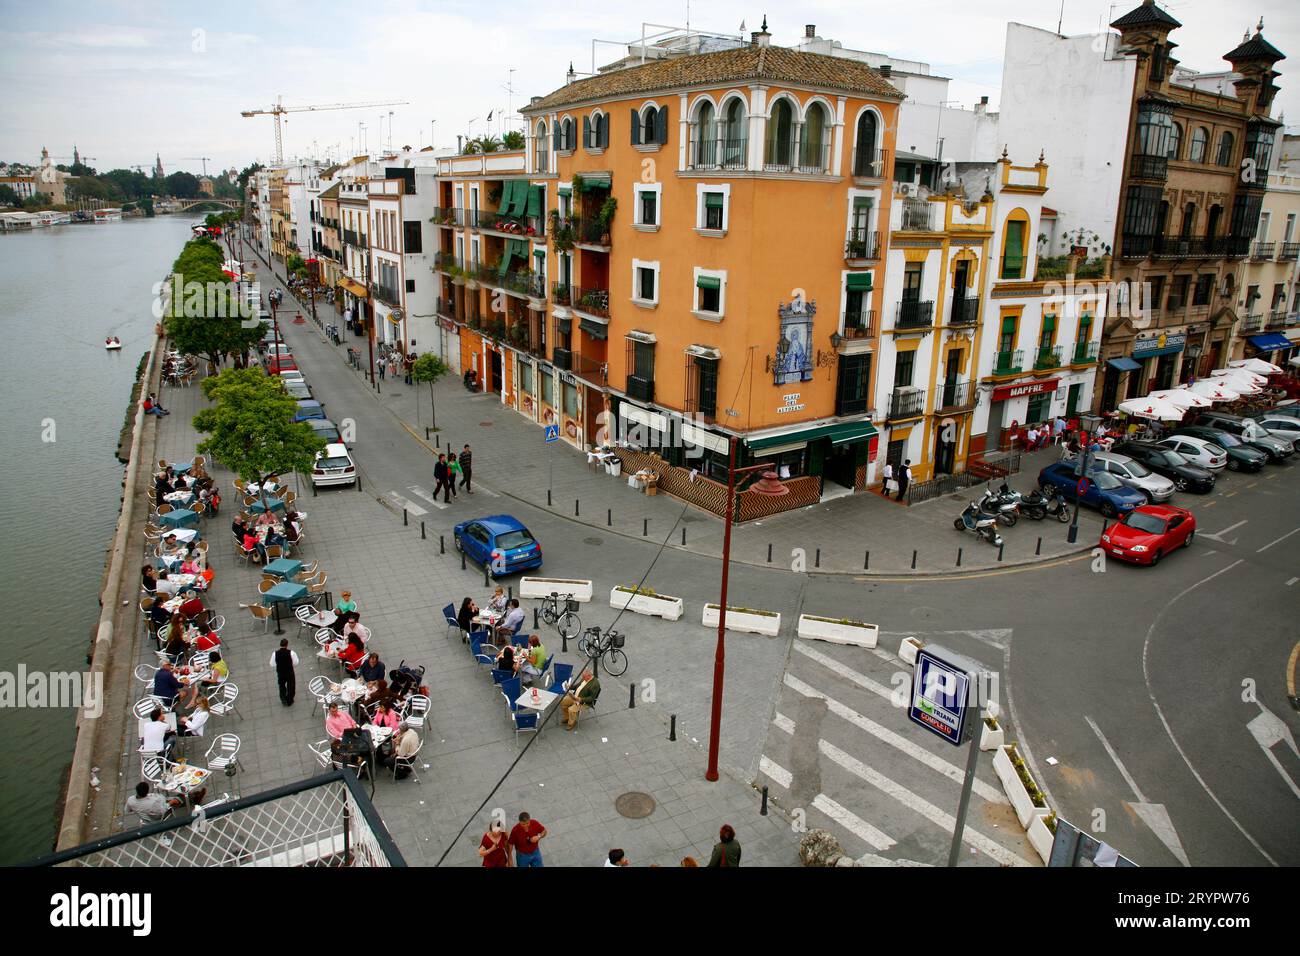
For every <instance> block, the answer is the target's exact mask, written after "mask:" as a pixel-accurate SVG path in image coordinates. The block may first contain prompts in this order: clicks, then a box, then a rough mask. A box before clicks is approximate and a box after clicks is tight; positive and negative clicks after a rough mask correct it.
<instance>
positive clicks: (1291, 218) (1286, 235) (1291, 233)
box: [1282, 212, 1295, 243]
mask: <svg viewBox="0 0 1300 956" xmlns="http://www.w3.org/2000/svg"><path fill="white" fill-rule="evenodd" d="M1294 237H1295V213H1293V212H1289V213H1287V215H1286V230H1285V231H1284V232H1283V233H1282V241H1283V242H1285V243H1290V242H1291V241H1292V240H1293V239H1294Z"/></svg>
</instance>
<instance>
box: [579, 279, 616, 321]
mask: <svg viewBox="0 0 1300 956" xmlns="http://www.w3.org/2000/svg"><path fill="white" fill-rule="evenodd" d="M572 307H573V308H574V309H576V310H577V311H579V312H586V313H587V314H588V315H595V316H599V317H600V318H602V319H608V318H609V290H608V289H584V288H581V287H580V286H576V285H575V286H574V287H573V298H572Z"/></svg>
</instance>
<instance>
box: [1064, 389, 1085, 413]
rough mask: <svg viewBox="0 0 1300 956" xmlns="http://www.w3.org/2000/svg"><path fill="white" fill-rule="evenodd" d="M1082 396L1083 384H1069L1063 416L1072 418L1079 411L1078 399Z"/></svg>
mask: <svg viewBox="0 0 1300 956" xmlns="http://www.w3.org/2000/svg"><path fill="white" fill-rule="evenodd" d="M1082 398H1083V385H1082V383H1080V384H1078V385H1071V386H1070V391H1069V394H1068V395H1067V396H1066V399H1065V417H1066V418H1067V419H1068V418H1073V417H1074V416H1075V415H1077V414H1078V413H1079V400H1080V399H1082Z"/></svg>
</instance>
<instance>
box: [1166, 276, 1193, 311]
mask: <svg viewBox="0 0 1300 956" xmlns="http://www.w3.org/2000/svg"><path fill="white" fill-rule="evenodd" d="M1191 282H1192V277H1191V276H1174V281H1173V283H1172V284H1171V285H1170V288H1169V303H1168V308H1169V310H1170V311H1171V312H1172V311H1175V310H1177V309H1181V308H1182V307H1183V306H1185V305H1186V304H1187V289H1188V286H1190V285H1191Z"/></svg>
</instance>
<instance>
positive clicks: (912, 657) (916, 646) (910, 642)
mask: <svg viewBox="0 0 1300 956" xmlns="http://www.w3.org/2000/svg"><path fill="white" fill-rule="evenodd" d="M921 647H922V643H921V642H920V641H918V640H917V639H916V638H914V637H905V638H903V643H901V644H899V645H898V656H899V657H901V658H902V659H903V663H904V664H907V665H908V666H909V667H915V666H916V652H917V651H919V650H920V649H921Z"/></svg>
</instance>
